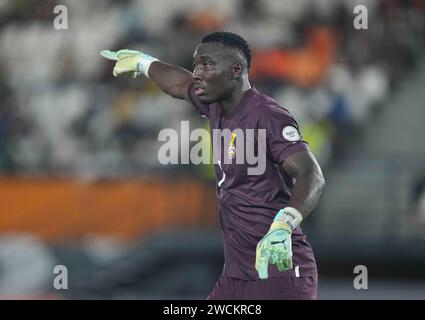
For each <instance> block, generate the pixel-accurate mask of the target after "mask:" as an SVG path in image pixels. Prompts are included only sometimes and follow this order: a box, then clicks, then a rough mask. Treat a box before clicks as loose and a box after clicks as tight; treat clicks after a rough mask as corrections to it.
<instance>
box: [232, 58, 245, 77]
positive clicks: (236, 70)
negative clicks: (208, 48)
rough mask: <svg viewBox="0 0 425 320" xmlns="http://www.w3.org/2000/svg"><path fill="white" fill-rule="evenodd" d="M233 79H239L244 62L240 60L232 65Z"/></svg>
mask: <svg viewBox="0 0 425 320" xmlns="http://www.w3.org/2000/svg"><path fill="white" fill-rule="evenodd" d="M232 72H233V79H239V78H240V77H241V75H242V73H243V64H242V63H240V62H238V63H237V64H235V65H233V67H232Z"/></svg>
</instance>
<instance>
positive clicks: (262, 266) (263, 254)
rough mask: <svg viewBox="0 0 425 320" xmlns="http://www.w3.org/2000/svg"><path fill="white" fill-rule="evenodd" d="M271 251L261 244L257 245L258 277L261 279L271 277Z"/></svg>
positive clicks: (256, 264)
mask: <svg viewBox="0 0 425 320" xmlns="http://www.w3.org/2000/svg"><path fill="white" fill-rule="evenodd" d="M269 258H270V256H269V253H268V252H267V250H265V249H263V248H262V246H261V245H259V246H257V252H256V258H255V269H256V270H257V271H258V277H259V278H260V279H267V278H268V277H269V274H268V268H269Z"/></svg>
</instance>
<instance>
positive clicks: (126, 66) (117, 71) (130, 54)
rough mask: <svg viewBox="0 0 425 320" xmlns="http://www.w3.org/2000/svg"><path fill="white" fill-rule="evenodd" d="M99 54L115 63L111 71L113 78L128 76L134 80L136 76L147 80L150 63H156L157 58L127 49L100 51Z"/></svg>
mask: <svg viewBox="0 0 425 320" xmlns="http://www.w3.org/2000/svg"><path fill="white" fill-rule="evenodd" d="M100 54H101V55H102V56H103V57H104V58H106V59H109V60H114V61H117V63H116V64H115V67H114V70H113V75H114V76H115V77H118V76H123V75H129V76H130V77H132V78H136V77H137V76H138V75H140V74H144V75H145V76H146V77H148V78H149V73H148V71H149V67H150V65H151V63H152V62H154V61H158V59H157V58H154V57H151V56H150V55H147V54H145V53H143V52H140V51H136V50H129V49H123V50H119V51H110V50H102V51H101V52H100Z"/></svg>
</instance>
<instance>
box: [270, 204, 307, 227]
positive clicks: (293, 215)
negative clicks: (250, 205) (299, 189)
mask: <svg viewBox="0 0 425 320" xmlns="http://www.w3.org/2000/svg"><path fill="white" fill-rule="evenodd" d="M302 220H303V215H302V214H301V212H299V211H298V210H297V209H295V208H292V207H286V208H283V209H280V210H279V212H278V213H277V215H276V217H275V218H274V219H273V221H274V222H276V221H283V222H285V223H286V224H288V225H289V226H290V227H291V229H292V230H294V229H296V228H297V227H298V226H299V225H300V223H301V221H302Z"/></svg>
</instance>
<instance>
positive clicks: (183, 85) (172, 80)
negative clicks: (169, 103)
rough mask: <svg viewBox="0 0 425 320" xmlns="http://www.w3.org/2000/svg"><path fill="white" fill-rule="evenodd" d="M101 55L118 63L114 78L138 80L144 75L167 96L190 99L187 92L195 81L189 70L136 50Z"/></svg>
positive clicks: (103, 52) (108, 52)
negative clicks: (137, 78) (123, 77)
mask: <svg viewBox="0 0 425 320" xmlns="http://www.w3.org/2000/svg"><path fill="white" fill-rule="evenodd" d="M100 54H101V55H102V56H103V57H105V58H107V59H110V60H113V61H116V64H115V67H114V70H113V74H114V76H116V77H117V76H122V75H130V76H131V77H133V78H136V77H137V76H138V75H140V74H144V75H145V76H146V77H149V78H151V79H152V80H153V81H154V82H155V83H156V84H157V85H158V87H159V88H160V89H161V90H162V91H164V92H165V93H166V94H169V95H170V96H172V97H174V98H178V99H186V100H187V99H188V94H187V91H188V88H189V85H190V84H191V83H192V81H193V80H192V74H191V73H190V72H189V71H188V70H185V69H183V68H180V67H177V66H173V65H170V64H167V63H165V62H162V61H159V60H158V59H156V58H154V57H151V56H149V55H147V54H145V53H143V52H139V51H136V50H128V49H123V50H119V51H109V50H103V51H102V52H101V53H100Z"/></svg>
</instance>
